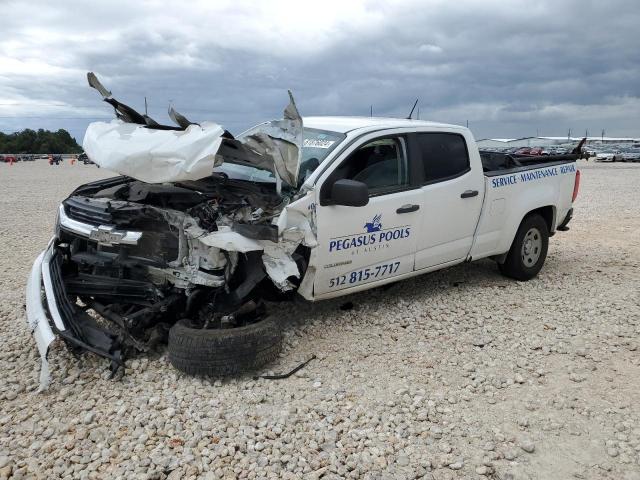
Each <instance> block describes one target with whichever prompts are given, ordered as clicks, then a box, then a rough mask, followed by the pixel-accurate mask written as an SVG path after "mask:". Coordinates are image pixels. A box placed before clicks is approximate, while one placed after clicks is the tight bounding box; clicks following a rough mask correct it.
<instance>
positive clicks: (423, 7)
mask: <svg viewBox="0 0 640 480" xmlns="http://www.w3.org/2000/svg"><path fill="white" fill-rule="evenodd" d="M618 12H624V14H619V13H618ZM3 14H4V15H3V17H4V19H3V35H2V37H1V38H0V129H2V130H4V131H8V130H9V131H10V130H16V129H20V128H25V127H31V128H39V127H43V128H54V129H57V128H68V129H69V130H70V131H71V132H72V134H73V135H74V136H75V137H76V138H78V139H81V138H82V136H83V133H84V129H85V128H86V125H87V124H88V122H90V121H93V120H97V119H108V118H111V117H112V113H111V111H110V107H109V106H108V105H106V104H102V103H101V102H100V98H99V96H98V95H97V93H96V92H95V91H93V90H90V89H89V88H88V87H87V85H86V78H85V73H86V71H89V70H92V71H95V72H96V73H98V75H99V76H100V78H101V79H102V80H103V82H104V83H105V85H106V86H107V87H108V88H110V89H111V90H112V91H113V92H114V95H115V96H116V98H118V99H119V100H121V101H123V102H125V103H128V104H130V105H132V106H134V107H138V108H139V109H142V108H143V105H144V97H147V99H148V101H149V113H150V114H151V115H152V116H154V117H157V119H158V120H160V121H167V116H166V109H167V107H168V105H169V102H172V104H173V105H174V106H175V107H176V108H177V109H178V110H179V111H181V112H183V113H184V114H186V115H187V116H188V117H190V118H193V119H194V120H196V121H197V120H205V119H209V120H214V121H218V122H220V123H222V124H224V125H225V126H226V127H227V128H229V129H231V130H232V131H234V132H239V131H241V130H242V129H244V128H247V127H249V126H251V125H252V124H254V123H257V122H259V121H263V120H265V119H268V118H273V117H278V116H280V115H281V111H282V107H283V106H284V105H285V104H286V101H287V97H286V89H287V88H291V89H293V91H294V94H295V96H296V100H297V102H298V104H299V108H300V110H301V111H302V112H303V114H307V115H311V114H341V115H368V114H369V109H370V106H373V110H374V114H376V115H391V116H406V114H407V113H408V111H409V109H410V108H411V105H412V103H413V101H414V100H415V98H416V97H419V98H420V110H421V117H422V118H429V119H432V120H436V121H445V122H453V123H460V124H464V123H465V122H466V121H467V120H468V121H469V124H470V127H471V128H472V130H473V132H474V134H475V135H476V137H488V136H498V137H501V136H521V135H527V134H531V132H535V130H536V129H539V130H542V131H544V133H545V134H547V135H552V134H555V133H558V134H564V132H566V130H567V128H573V129H574V130H575V131H579V130H582V129H587V128H588V129H590V130H592V131H596V130H600V129H602V128H606V130H607V132H610V133H611V134H612V135H634V136H640V131H639V127H638V125H640V110H639V109H638V108H637V106H638V102H639V99H640V82H638V81H637V79H638V78H640V50H638V49H637V48H636V45H637V38H638V34H637V26H638V25H640V12H639V11H638V9H637V8H635V2H634V1H624V0H619V1H617V0H614V1H611V2H608V3H607V4H606V5H605V4H594V3H592V2H589V3H584V2H578V1H574V0H570V1H565V2H551V1H550V0H549V1H546V0H545V1H536V2H529V1H524V0H518V1H508V2H507V1H503V2H499V1H497V0H484V1H475V0H460V1H458V2H447V1H445V0H431V1H404V2H399V1H381V0H380V1H377V0H376V1H374V0H369V1H366V0H361V1H353V2H344V1H342V2H338V1H326V2H323V3H322V4H317V5H313V6H309V5H307V4H305V3H300V2H294V1H274V2H248V1H231V0H229V1H226V0H224V1H216V2H208V1H200V2H191V3H189V4H188V6H185V5H184V4H181V3H175V2H174V3H169V4H167V3H166V2H161V1H156V0H153V1H142V2H134V3H131V2H125V1H124V0H113V1H110V2H92V3H90V4H88V3H86V2H83V1H79V0H71V1H66V2H62V3H60V2H57V3H56V2H54V3H51V2H44V1H42V2H39V1H36V2H29V3H23V2H8V3H5V4H3ZM25 18H29V21H28V22H25V21H24V19H25Z"/></svg>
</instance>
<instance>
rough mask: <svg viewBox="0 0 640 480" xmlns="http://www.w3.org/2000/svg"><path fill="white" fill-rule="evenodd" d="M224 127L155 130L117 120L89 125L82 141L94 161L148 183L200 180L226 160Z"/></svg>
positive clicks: (103, 166) (196, 126)
mask: <svg viewBox="0 0 640 480" xmlns="http://www.w3.org/2000/svg"><path fill="white" fill-rule="evenodd" d="M223 134H224V129H223V128H222V127H221V126H220V125H217V124H215V123H208V122H205V123H203V124H202V125H189V126H188V127H187V128H186V129H185V130H154V129H149V128H146V127H145V126H142V125H138V124H134V123H125V122H122V121H118V120H114V121H112V122H110V123H105V122H94V123H91V124H90V125H89V127H87V131H86V133H85V136H84V140H83V142H82V145H83V147H84V150H85V152H86V153H87V155H88V156H89V158H91V160H92V161H93V162H95V163H96V164H97V165H99V166H100V167H102V168H106V169H108V170H112V171H114V172H118V173H120V174H122V175H126V176H128V177H132V178H136V179H138V180H142V181H143V182H147V183H164V182H178V181H184V180H199V179H201V178H204V177H207V176H209V175H211V173H212V171H213V169H214V167H216V166H218V165H220V164H221V163H222V158H220V157H216V153H217V151H218V149H219V148H220V144H221V143H222V140H223Z"/></svg>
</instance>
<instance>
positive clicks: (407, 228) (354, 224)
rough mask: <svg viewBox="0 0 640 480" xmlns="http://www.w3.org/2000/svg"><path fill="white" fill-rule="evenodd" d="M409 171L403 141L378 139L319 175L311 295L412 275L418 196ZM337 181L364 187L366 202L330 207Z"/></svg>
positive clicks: (368, 141)
mask: <svg viewBox="0 0 640 480" xmlns="http://www.w3.org/2000/svg"><path fill="white" fill-rule="evenodd" d="M411 170H412V169H411V168H410V165H409V156H408V149H407V139H406V137H405V136H404V135H385V136H380V135H379V134H378V136H376V135H369V136H367V137H364V138H363V139H361V140H360V141H358V142H357V143H356V144H354V145H353V146H352V147H350V148H349V150H347V152H345V154H343V156H342V159H339V160H337V161H336V162H335V167H333V168H331V169H330V170H329V171H327V172H326V173H325V174H323V177H322V178H321V179H320V180H319V185H320V188H319V193H318V195H319V201H318V202H317V203H318V204H317V207H316V222H317V232H318V233H317V238H318V243H319V247H318V255H319V257H320V258H319V261H318V272H317V273H316V276H315V283H314V292H315V296H321V295H324V294H331V293H333V292H338V291H342V290H347V289H349V288H353V287H357V286H359V285H362V284H366V283H371V282H375V281H378V280H384V279H386V278H390V277H394V276H398V275H401V274H403V273H408V272H411V271H413V264H414V255H415V248H416V235H415V229H416V228H417V226H418V225H419V218H420V214H421V213H422V212H421V205H422V200H421V199H422V195H421V192H420V190H419V188H418V186H417V185H416V184H415V181H414V176H415V175H414V174H413V173H412V171H411ZM340 179H351V180H357V181H360V182H363V183H365V184H367V186H368V187H369V203H368V204H367V205H366V206H364V207H347V206H340V205H331V204H330V203H331V202H330V200H329V197H330V190H331V186H332V185H333V183H335V181H336V180H340ZM327 203H329V204H327ZM323 204H324V205H323ZM345 293H346V292H345Z"/></svg>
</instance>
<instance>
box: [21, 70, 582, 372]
mask: <svg viewBox="0 0 640 480" xmlns="http://www.w3.org/2000/svg"><path fill="white" fill-rule="evenodd" d="M89 83H90V85H91V86H92V87H94V88H96V89H97V90H98V91H99V92H100V93H101V94H102V96H103V98H104V100H105V101H106V102H108V103H110V104H111V105H112V106H113V107H114V108H115V111H116V116H117V119H115V120H114V121H112V122H110V123H100V122H98V123H94V124H91V125H90V126H89V127H88V129H87V132H86V135H85V139H84V149H85V151H86V153H87V155H88V156H89V158H90V159H91V160H92V161H93V162H95V163H96V164H97V165H99V166H100V167H102V168H106V169H109V170H111V171H115V172H117V173H119V174H120V176H117V177H114V178H109V179H106V180H100V181H97V182H93V183H89V184H86V185H82V186H80V187H78V188H77V189H76V190H75V191H74V192H73V193H71V195H70V196H69V197H68V198H67V199H66V200H64V201H63V202H62V204H61V205H60V206H59V209H58V217H57V220H56V227H55V232H54V235H53V238H52V239H51V241H50V243H49V245H48V246H47V247H46V249H45V250H44V251H43V252H42V253H41V254H40V256H39V257H38V258H37V260H36V261H35V264H34V266H33V269H32V271H31V276H30V278H29V282H28V285H27V317H28V322H29V325H30V327H31V329H32V331H33V334H34V336H35V339H36V342H37V345H38V348H39V351H40V354H41V357H42V367H43V368H42V373H41V381H42V382H43V384H46V383H47V381H48V367H47V366H48V363H47V354H48V349H49V345H50V344H51V342H52V341H53V340H54V338H55V337H56V336H59V337H61V338H62V339H63V340H64V341H65V343H66V344H67V346H68V347H69V348H70V349H72V350H74V351H79V352H80V351H88V352H93V353H95V354H98V355H100V356H103V357H105V358H107V359H109V360H110V362H111V367H112V369H114V370H115V369H117V368H118V367H119V366H121V365H122V364H123V362H124V360H125V358H126V357H127V356H129V355H132V354H135V352H139V351H146V350H148V349H150V348H153V347H154V346H155V345H156V344H158V343H161V342H168V357H169V360H170V361H171V363H172V364H173V365H174V366H175V367H176V368H178V369H180V370H182V371H185V372H187V373H191V374H208V375H221V374H230V373H234V372H238V371H242V370H246V369H251V368H259V367H261V366H262V365H264V364H266V363H267V362H269V361H270V360H272V359H274V358H275V357H276V356H277V355H278V353H279V352H280V348H281V332H280V329H279V325H278V319H277V318H276V317H275V316H274V315H268V314H267V312H266V309H265V304H264V300H265V299H267V300H274V299H277V300H288V299H292V298H293V294H294V293H296V292H297V294H299V295H300V296H302V297H303V298H305V299H306V300H309V301H317V300H323V299H328V298H333V297H338V296H342V295H348V294H350V293H353V292H358V291H362V290H366V289H371V288H375V287H378V286H380V285H384V284H387V283H389V282H396V281H399V280H403V279H407V278H410V277H412V276H415V275H420V274H423V273H427V272H431V271H434V270H438V269H442V268H445V267H449V266H452V265H456V264H459V263H462V262H470V261H472V260H478V259H481V258H491V259H493V260H495V261H496V262H497V264H498V268H499V270H500V271H501V272H502V273H503V274H504V275H506V276H508V277H511V278H514V279H517V280H529V279H531V278H533V277H535V276H536V275H537V273H538V272H539V271H540V269H541V268H542V266H543V263H544V261H545V257H546V255H547V247H548V241H549V237H551V236H552V235H554V233H556V232H558V231H564V230H567V229H568V227H567V224H568V223H569V221H570V220H571V217H572V213H573V208H572V203H573V202H574V200H575V199H576V196H577V193H578V186H579V179H580V172H579V171H578V170H577V169H576V164H575V161H576V159H577V158H578V157H579V153H580V146H578V147H577V148H576V150H574V152H573V153H572V154H569V155H560V156H537V157H531V156H521V157H519V156H517V155H508V154H503V153H497V152H480V151H479V150H478V148H477V146H476V143H475V141H474V138H473V136H472V134H471V132H470V131H469V130H468V129H467V128H464V127H460V126H455V125H445V124H440V123H432V122H427V121H418V120H412V119H396V118H356V117H305V118H304V119H303V118H302V117H301V116H300V114H299V113H298V110H297V108H296V105H295V103H294V101H293V98H292V97H291V99H290V103H289V105H288V106H287V107H286V109H285V111H284V118H283V119H281V120H276V121H272V122H266V123H263V124H260V125H258V126H256V127H254V128H252V129H250V130H248V131H247V132H245V133H243V134H241V135H239V136H237V137H234V136H233V135H231V134H230V133H229V132H228V131H226V130H224V129H223V128H222V127H220V126H219V125H217V124H214V123H201V124H196V123H193V122H191V121H189V120H188V119H186V118H185V117H184V116H183V115H180V114H179V113H178V112H176V111H175V110H173V109H171V110H170V112H169V115H170V117H171V118H172V119H173V120H174V122H175V123H176V126H167V125H160V124H158V123H157V122H156V121H154V120H153V119H151V118H149V117H148V116H147V115H142V114H139V113H138V112H136V111H135V110H133V109H131V108H130V107H128V106H126V105H124V104H122V103H120V102H118V101H117V100H115V99H114V98H113V97H112V95H111V92H109V91H107V90H106V89H105V88H104V87H103V86H102V85H101V84H100V82H98V80H97V79H96V78H95V76H93V75H92V74H90V75H89Z"/></svg>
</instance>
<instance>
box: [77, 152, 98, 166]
mask: <svg viewBox="0 0 640 480" xmlns="http://www.w3.org/2000/svg"><path fill="white" fill-rule="evenodd" d="M78 162H82V163H84V164H85V165H91V164H93V165H95V163H93V162H92V161H91V159H90V158H89V155H87V154H86V153H85V152H82V153H81V154H80V155H78Z"/></svg>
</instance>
